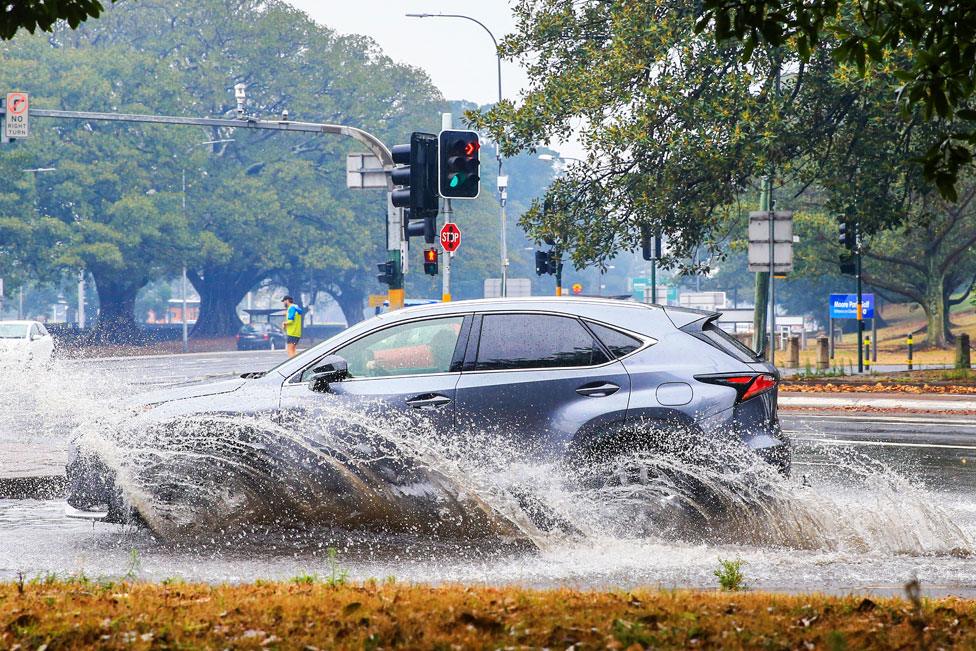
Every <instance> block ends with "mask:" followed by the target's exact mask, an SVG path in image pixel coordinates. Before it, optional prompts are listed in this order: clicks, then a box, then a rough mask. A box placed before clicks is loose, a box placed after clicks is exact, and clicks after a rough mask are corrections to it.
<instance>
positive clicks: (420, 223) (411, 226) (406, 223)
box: [403, 210, 437, 244]
mask: <svg viewBox="0 0 976 651" xmlns="http://www.w3.org/2000/svg"><path fill="white" fill-rule="evenodd" d="M421 235H422V236H423V237H424V241H425V242H427V244H433V243H434V242H436V241H437V213H436V212H426V213H424V214H423V216H422V217H419V218H418V217H414V211H413V210H404V211H403V239H405V240H409V239H410V238H411V237H420V236H421Z"/></svg>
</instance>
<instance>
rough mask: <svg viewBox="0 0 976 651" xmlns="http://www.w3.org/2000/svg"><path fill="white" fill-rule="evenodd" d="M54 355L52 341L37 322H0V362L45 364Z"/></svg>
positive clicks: (41, 324) (42, 326) (42, 325)
mask: <svg viewBox="0 0 976 651" xmlns="http://www.w3.org/2000/svg"><path fill="white" fill-rule="evenodd" d="M53 354H54V339H53V338H52V337H51V335H50V333H49V332H48V331H47V329H46V328H45V327H44V324H43V323H40V322H39V321H0V361H5V362H8V363H9V362H15V363H18V364H25V365H28V366H30V365H33V364H37V363H42V364H46V363H48V362H50V361H51V356H52V355H53Z"/></svg>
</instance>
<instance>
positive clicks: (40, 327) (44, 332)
mask: <svg viewBox="0 0 976 651" xmlns="http://www.w3.org/2000/svg"><path fill="white" fill-rule="evenodd" d="M37 330H38V332H40V333H41V336H42V337H46V336H47V335H48V332H47V328H45V327H44V326H43V325H42V324H40V323H38V324H37Z"/></svg>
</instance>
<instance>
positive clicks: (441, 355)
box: [302, 316, 464, 382]
mask: <svg viewBox="0 0 976 651" xmlns="http://www.w3.org/2000/svg"><path fill="white" fill-rule="evenodd" d="M462 323H464V317H463V316H457V317H446V318H440V319H428V320H426V321H412V322H410V323H404V324H401V325H396V326H393V327H390V328H384V329H383V330H380V331H378V332H374V333H372V334H369V335H366V336H365V337H361V338H359V339H357V340H355V341H353V342H350V343H348V344H346V345H345V346H343V347H342V348H339V349H338V350H336V351H335V354H336V355H339V356H340V357H342V358H343V359H345V360H346V362H348V364H349V375H350V377H352V378H374V377H384V376H389V375H422V374H429V373H448V372H450V370H451V360H452V359H453V357H454V349H455V347H456V346H457V341H458V336H459V335H460V333H461V324H462ZM314 366H315V365H314V364H313V365H312V367H314ZM312 367H310V368H309V369H306V370H305V371H303V372H302V381H303V382H305V381H308V379H309V378H310V377H311V375H312V370H311V368H312Z"/></svg>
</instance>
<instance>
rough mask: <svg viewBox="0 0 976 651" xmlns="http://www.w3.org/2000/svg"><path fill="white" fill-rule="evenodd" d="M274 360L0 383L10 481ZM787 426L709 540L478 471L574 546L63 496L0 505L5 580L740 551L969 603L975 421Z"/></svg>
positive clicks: (191, 576) (568, 567)
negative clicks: (155, 521)
mask: <svg viewBox="0 0 976 651" xmlns="http://www.w3.org/2000/svg"><path fill="white" fill-rule="evenodd" d="M261 355H264V354H261ZM270 359H271V358H270V357H264V358H252V357H247V358H235V357H234V356H232V355H231V356H216V357H212V358H208V360H207V361H203V360H200V361H197V360H195V359H190V360H188V359H183V360H181V359H179V358H160V359H154V360H149V361H144V362H138V361H134V360H128V361H120V362H97V363H94V362H93V363H88V364H85V363H79V362H74V363H71V364H70V365H65V366H63V367H60V368H56V369H55V372H53V373H52V374H51V375H49V376H47V377H45V378H41V381H38V382H35V383H33V384H31V385H24V384H11V383H7V384H5V386H4V387H0V388H2V389H3V392H2V394H0V396H2V397H0V453H3V456H2V457H0V459H2V461H0V478H2V477H4V476H17V475H25V474H27V475H33V474H44V473H56V472H59V471H60V467H61V466H62V464H63V462H64V454H65V448H66V444H65V437H66V435H67V432H68V431H70V429H71V428H72V427H73V426H75V425H76V424H77V423H78V422H79V421H84V420H87V421H89V422H93V423H96V424H97V423H99V422H102V421H104V420H105V419H107V418H109V417H108V416H107V414H110V413H113V412H118V405H119V403H120V402H121V401H122V397H124V396H127V395H131V394H132V393H133V392H134V389H133V388H132V386H133V385H132V382H133V381H136V380H137V381H138V382H139V383H140V384H139V388H140V389H144V388H152V387H153V386H165V385H170V384H180V383H184V382H187V381H194V380H199V379H202V376H203V375H206V376H208V378H209V377H219V376H221V375H228V374H234V373H236V372H239V371H247V370H255V368H254V367H255V366H257V365H260V364H262V363H263V364H264V365H265V366H266V365H268V364H269V361H267V360H270ZM188 361H189V362H191V363H190V364H189V365H188V364H187V362H188ZM24 386H30V390H26V389H24V388H23V387H24ZM116 417H118V416H116ZM121 417H122V418H123V419H124V418H125V416H124V415H122V416H121ZM782 419H783V424H784V428H786V429H787V430H788V431H789V432H790V434H791V437H792V439H793V441H794V444H795V462H794V477H793V478H792V479H791V480H778V479H773V478H769V477H762V476H760V477H758V478H757V477H755V476H743V477H742V478H741V483H740V485H729V483H730V482H731V483H732V484H734V483H735V480H734V478H733V479H732V480H730V479H729V477H725V476H722V477H719V476H716V477H713V478H712V479H715V480H716V481H718V480H721V481H719V482H718V483H723V482H724V484H723V487H722V489H721V490H722V491H724V492H723V493H722V495H723V497H725V498H728V499H730V500H733V501H735V507H736V508H735V509H734V514H733V516H730V517H729V518H727V519H725V520H724V521H722V522H717V521H716V522H714V523H710V526H711V529H710V530H707V531H704V532H702V531H695V532H692V531H690V530H681V527H680V526H679V527H678V528H677V529H675V528H674V526H673V525H674V522H673V521H670V520H669V525H670V528H668V529H667V530H665V529H664V528H662V527H659V526H657V525H659V524H660V522H661V520H660V515H661V513H662V512H665V511H667V509H668V508H669V507H668V504H669V503H668V502H667V499H668V496H666V495H665V496H664V497H662V494H661V492H660V491H656V492H653V494H651V493H644V492H641V491H642V489H633V488H632V487H631V488H629V489H627V490H625V489H624V488H625V487H613V488H612V489H611V488H606V487H604V488H600V489H592V488H589V489H583V488H580V487H579V486H571V485H569V483H568V482H563V481H561V479H562V478H561V477H560V476H559V475H558V473H554V472H552V471H551V469H548V468H538V467H532V466H531V465H517V464H516V467H513V468H512V469H511V470H510V472H498V469H497V468H496V467H493V468H492V472H487V471H485V472H482V473H480V475H479V471H478V469H479V466H477V465H471V466H463V467H459V468H458V469H457V475H456V476H455V477H454V479H456V480H457V481H458V482H460V483H461V484H462V485H464V484H465V482H470V483H468V484H466V487H467V488H468V489H470V490H471V491H472V492H474V493H477V494H478V495H479V497H480V498H481V499H483V500H485V501H487V502H488V503H489V506H492V507H495V508H497V509H498V510H499V511H500V512H502V513H504V514H505V516H506V517H511V516H510V513H509V511H506V509H509V510H510V509H511V504H510V503H509V502H505V503H502V501H497V502H495V501H493V500H501V497H500V496H502V495H504V494H505V491H504V490H502V488H505V489H508V488H510V487H511V486H513V485H520V486H521V485H526V486H531V488H532V490H533V491H535V492H534V496H535V498H536V499H537V500H541V501H542V502H543V503H545V504H546V505H547V506H548V507H549V508H551V509H553V510H555V511H557V512H558V513H559V515H560V516H561V517H563V518H565V519H568V520H570V521H571V522H572V523H573V525H574V531H573V533H572V535H567V534H566V532H565V531H556V532H550V533H544V534H543V535H541V536H537V537H536V538H534V539H533V543H534V544H532V545H525V544H519V542H518V541H514V542H513V541H500V540H476V539H470V540H467V539H463V538H461V539H459V538H453V539H441V538H437V537H431V536H425V535H417V534H410V533H404V532H398V533H390V534H386V535H383V534H377V533H376V532H369V533H367V532H364V531H337V530H332V529H327V528H325V527H320V528H316V527H315V526H312V527H298V528H290V529H288V530H280V529H272V530H266V529H262V528H254V529H251V530H248V531H246V532H244V533H241V532H237V533H234V534H226V535H215V536H213V537H212V538H210V539H207V540H201V539H196V540H194V541H192V542H183V543H177V542H166V541H163V540H160V539H157V538H155V537H154V536H153V535H152V534H150V533H149V532H147V531H146V530H145V529H141V528H135V527H121V526H117V525H107V524H101V523H97V524H95V525H94V526H93V525H92V524H91V523H88V522H83V521H73V520H68V519H65V518H64V517H63V506H62V503H61V502H60V501H55V500H0V577H5V578H9V577H11V576H14V575H16V574H17V573H18V572H23V573H24V574H25V575H27V576H34V575H41V574H45V573H48V572H56V573H60V574H79V573H84V574H85V575H87V576H89V577H99V576H114V577H117V576H123V575H130V576H138V577H139V578H143V579H149V580H162V579H166V578H172V577H179V578H183V579H186V580H206V581H244V580H252V579H257V578H280V579H285V578H289V577H292V576H297V575H303V574H318V575H320V576H328V575H329V573H330V572H333V571H336V568H335V566H334V563H335V562H336V561H335V560H333V559H331V558H330V553H329V549H330V548H333V549H335V558H336V559H337V562H338V563H339V566H340V569H341V570H342V571H347V572H348V573H349V575H350V577H351V578H354V579H365V578H371V577H374V578H378V579H383V578H386V577H390V576H394V577H396V578H397V579H398V580H415V581H434V582H439V581H461V582H475V583H507V582H515V583H520V584H526V585H534V586H550V585H571V586H589V587H606V586H622V587H628V586H636V585H656V586H661V587H665V588H668V587H713V586H715V585H716V580H715V577H714V576H713V574H712V573H713V571H714V570H715V569H716V567H717V566H718V562H719V559H731V558H740V559H742V560H743V561H744V562H745V566H744V572H745V574H746V577H747V581H748V583H749V585H750V586H752V587H755V588H761V589H771V590H791V591H792V590H822V591H831V592H846V591H852V590H853V591H874V592H882V593H884V592H892V591H893V592H898V591H899V590H900V586H901V585H902V584H903V583H904V582H905V581H906V580H908V579H909V578H910V577H911V576H912V575H917V576H918V578H919V580H920V581H921V582H922V584H923V586H925V588H926V590H927V591H929V592H930V593H932V594H942V593H951V594H966V595H973V594H976V572H973V569H974V568H976V560H974V558H972V557H971V555H972V554H973V552H974V550H976V543H974V541H976V501H974V500H973V495H974V494H976V492H974V489H976V472H974V466H976V420H974V419H972V418H967V417H962V416H952V417H948V416H947V417H942V416H931V415H925V416H907V415H906V416H879V415H870V416H864V415H854V414H814V413H801V412H795V413H784V414H783V415H782ZM444 472H446V473H447V474H448V475H450V471H448V470H445V471H444ZM474 479H477V482H475V481H474ZM489 482H494V483H493V484H492V485H487V484H488V483H489ZM549 482H551V485H550V483H549ZM651 502H653V503H654V508H653V513H650V514H648V512H647V511H646V508H645V507H646V504H648V503H651ZM536 533H538V532H536ZM509 542H512V544H509Z"/></svg>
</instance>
